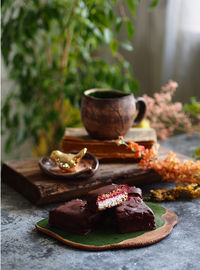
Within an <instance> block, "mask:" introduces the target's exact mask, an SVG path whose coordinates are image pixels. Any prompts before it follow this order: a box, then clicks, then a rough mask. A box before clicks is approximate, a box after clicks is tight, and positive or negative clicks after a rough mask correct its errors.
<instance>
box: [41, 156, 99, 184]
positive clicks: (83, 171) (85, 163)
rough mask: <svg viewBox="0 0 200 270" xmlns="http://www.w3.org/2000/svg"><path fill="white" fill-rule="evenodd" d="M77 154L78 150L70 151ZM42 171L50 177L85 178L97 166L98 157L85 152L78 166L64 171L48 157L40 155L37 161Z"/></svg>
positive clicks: (90, 174)
mask: <svg viewBox="0 0 200 270" xmlns="http://www.w3.org/2000/svg"><path fill="white" fill-rule="evenodd" d="M71 153H72V154H77V153H78V151H73V152H71ZM38 164H39V167H40V169H41V171H42V172H44V173H45V174H47V175H49V176H52V177H57V178H58V177H59V178H63V179H67V178H87V177H90V176H92V175H94V174H95V173H96V172H97V170H98V167H99V161H98V159H97V158H96V157H95V156H94V155H93V154H91V153H89V152H87V153H86V154H85V156H84V157H83V158H82V159H81V161H80V163H79V165H78V167H77V168H76V170H75V171H74V172H65V171H63V170H61V169H60V168H59V167H58V166H57V165H56V163H55V162H54V161H53V160H52V159H50V157H42V158H41V159H40V160H39V162H38Z"/></svg>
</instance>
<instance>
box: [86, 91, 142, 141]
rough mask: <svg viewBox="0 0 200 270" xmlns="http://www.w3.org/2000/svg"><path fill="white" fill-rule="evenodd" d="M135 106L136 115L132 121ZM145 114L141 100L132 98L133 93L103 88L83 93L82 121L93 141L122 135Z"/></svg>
mask: <svg viewBox="0 0 200 270" xmlns="http://www.w3.org/2000/svg"><path fill="white" fill-rule="evenodd" d="M136 106H137V108H138V114H137V116H136V118H135V115H136ZM145 113H146V103H145V101H144V99H143V98H142V97H138V98H136V99H135V98H134V95H133V94H127V93H124V92H121V91H119V90H105V89H91V90H86V91H85V92H84V93H83V98H82V103H81V117H82V122H83V125H84V127H85V128H86V130H87V132H88V133H89V135H90V136H91V137H92V138H94V139H99V140H112V139H117V138H118V136H124V135H125V134H126V133H127V131H128V130H129V129H130V128H131V127H132V126H136V125H138V124H139V123H140V122H141V121H142V119H143V118H144V116H145Z"/></svg>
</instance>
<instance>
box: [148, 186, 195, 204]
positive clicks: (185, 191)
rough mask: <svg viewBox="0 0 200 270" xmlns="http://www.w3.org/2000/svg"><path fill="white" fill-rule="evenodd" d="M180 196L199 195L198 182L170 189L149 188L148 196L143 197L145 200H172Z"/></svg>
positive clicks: (191, 196)
mask: <svg viewBox="0 0 200 270" xmlns="http://www.w3.org/2000/svg"><path fill="white" fill-rule="evenodd" d="M181 196H184V197H186V198H197V197H200V183H199V184H190V185H186V186H176V187H174V188H172V189H156V190H150V196H148V197H145V198H144V200H146V201H156V202H161V201H165V200H167V201H174V200H176V199H178V198H180V197H181Z"/></svg>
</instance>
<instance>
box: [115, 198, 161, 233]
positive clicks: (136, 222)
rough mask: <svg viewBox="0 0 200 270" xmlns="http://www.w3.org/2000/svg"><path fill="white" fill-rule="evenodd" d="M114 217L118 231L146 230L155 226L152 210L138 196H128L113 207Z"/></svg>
mask: <svg viewBox="0 0 200 270" xmlns="http://www.w3.org/2000/svg"><path fill="white" fill-rule="evenodd" d="M115 218H116V223H117V228H118V231H119V233H129V232H137V231H148V230H153V229H155V228H156V224H155V217H154V214H153V211H152V210H151V209H150V208H149V207H148V206H147V205H146V204H145V203H144V202H143V200H142V199H141V198H140V197H129V199H128V200H127V201H125V202H124V203H123V204H122V205H120V206H117V207H116V208H115Z"/></svg>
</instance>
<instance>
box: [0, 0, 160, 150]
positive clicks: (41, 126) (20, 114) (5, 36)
mask: <svg viewBox="0 0 200 270" xmlns="http://www.w3.org/2000/svg"><path fill="white" fill-rule="evenodd" d="M139 2H140V1H138V0H137V1H135V0H127V1H122V0H120V1H116V0H111V1H107V0H95V1H93V0H74V1H72V0H44V1H43V0H28V1H25V0H24V1H18V0H15V1H13V0H6V1H5V0H4V1H2V54H3V59H4V62H5V64H6V66H7V68H8V71H9V78H11V79H12V80H13V81H14V82H15V87H14V88H13V89H12V91H11V92H10V94H9V95H8V96H7V98H6V100H5V102H4V104H3V106H2V128H3V129H2V130H3V132H4V134H5V133H6V134H7V142H6V151H7V152H9V151H10V150H11V148H12V146H13V145H15V146H16V145H19V144H21V143H23V142H24V141H25V140H26V139H27V138H30V137H32V138H34V142H35V145H38V144H39V143H40V140H41V136H42V137H43V138H45V137H46V138H48V147H47V149H46V150H47V151H50V150H51V149H53V148H55V147H56V146H57V144H58V142H59V141H60V139H61V137H62V136H63V133H64V129H65V127H66V126H76V125H79V124H80V122H81V120H80V113H79V111H76V113H75V115H76V116H75V117H74V116H73V115H74V110H73V108H72V107H71V105H73V106H74V107H75V108H80V101H81V96H82V93H83V91H84V90H85V89H89V88H94V87H95V88H112V89H120V90H123V91H126V92H134V93H136V92H137V91H138V84H137V82H136V80H135V79H134V76H133V71H132V69H131V67H130V64H129V62H128V61H127V60H126V59H124V57H123V50H128V51H132V50H133V47H132V43H131V40H132V38H133V35H134V26H133V24H132V22H131V20H130V16H128V15H127V14H129V15H131V16H134V15H135V12H136V5H137V4H138V3H139ZM156 4H157V1H152V2H151V3H150V8H153V7H154V6H155V5H156ZM115 10H119V12H118V13H119V14H117V13H116V12H115ZM127 11H128V12H127ZM121 29H123V31H126V35H127V38H126V39H125V40H123V41H120V42H119V38H118V36H119V32H120V30H121ZM119 50H120V53H119ZM121 52H122V53H121ZM67 100H68V101H67ZM66 101H67V102H68V103H67V104H68V107H66ZM69 102H70V103H69ZM13 108H14V109H13ZM65 114H68V119H69V115H70V114H71V115H72V117H71V119H70V120H69V121H67V122H66V121H65ZM46 150H45V151H46Z"/></svg>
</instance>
